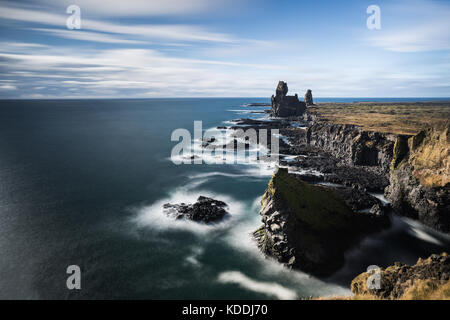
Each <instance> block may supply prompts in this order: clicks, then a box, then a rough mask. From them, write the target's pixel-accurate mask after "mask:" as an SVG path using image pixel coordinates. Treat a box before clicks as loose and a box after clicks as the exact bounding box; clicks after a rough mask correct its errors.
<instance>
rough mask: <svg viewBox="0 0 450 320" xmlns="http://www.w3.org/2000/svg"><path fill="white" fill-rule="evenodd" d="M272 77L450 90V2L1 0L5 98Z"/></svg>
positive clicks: (203, 90)
mask: <svg viewBox="0 0 450 320" xmlns="http://www.w3.org/2000/svg"><path fill="white" fill-rule="evenodd" d="M70 5H76V6H78V8H80V22H81V24H80V29H69V28H68V26H67V20H68V19H71V18H70V17H71V15H72V14H71V13H69V14H68V13H67V8H68V7H69V6H70ZM371 5H376V6H378V7H379V9H380V20H379V21H380V28H379V29H369V28H368V27H367V19H368V18H370V16H371V15H372V12H370V13H367V8H368V7H369V6H371ZM69 21H72V20H69ZM279 80H284V81H286V82H287V83H288V86H289V91H290V93H292V94H294V93H299V95H300V96H302V95H303V94H304V93H305V92H306V90H307V89H311V90H312V92H313V95H314V96H315V97H450V1H448V0H447V1H442V0H440V1H439V0H387V1H381V0H370V1H364V0H342V1H335V0H322V1H321V0H315V1H312V0H309V1H300V0H290V1H289V0H276V1H268V0H70V1H66V0H59V1H56V0H53V1H52V0H26V1H17V0H16V1H4V0H0V98H7V99H22V98H24V99H40V98H52V99H53V98H159V97H170V98H177V97H270V96H271V95H272V94H273V93H274V91H275V87H276V85H277V83H278V81H279Z"/></svg>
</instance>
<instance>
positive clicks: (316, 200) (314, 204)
mask: <svg viewBox="0 0 450 320" xmlns="http://www.w3.org/2000/svg"><path fill="white" fill-rule="evenodd" d="M346 194H347V195H349V198H347V199H345V195H346ZM352 195H353V193H352V192H349V193H345V192H344V193H342V196H341V193H339V194H338V193H337V192H336V191H335V190H333V189H332V188H328V187H324V186H319V185H311V184H308V183H306V182H304V181H302V180H301V179H300V178H299V177H298V176H296V175H292V174H289V173H288V171H287V170H286V169H282V168H280V169H278V171H277V172H276V173H275V175H274V176H273V177H272V179H271V180H270V182H269V185H268V188H267V190H266V192H265V194H264V197H263V198H262V200H261V206H262V208H261V211H260V215H261V216H262V222H263V223H264V224H263V226H262V227H260V228H259V229H258V230H256V231H255V232H254V236H255V239H256V240H257V242H258V246H259V248H260V249H261V250H262V251H263V252H264V253H265V254H266V255H268V256H272V257H274V258H276V259H277V260H278V261H279V262H281V263H284V264H285V265H287V266H288V267H291V268H298V269H301V270H303V271H306V272H308V273H311V274H313V275H318V276H325V275H329V274H331V273H332V272H334V271H336V270H337V269H338V268H339V267H341V266H342V265H343V263H344V252H345V251H346V250H347V249H349V248H350V247H351V246H353V245H355V244H357V243H358V241H359V240H360V239H361V238H363V237H364V236H365V235H367V234H368V233H371V232H375V231H378V230H381V229H383V228H384V227H387V226H388V225H389V218H388V217H387V216H385V215H384V214H383V213H382V211H381V210H378V211H377V210H375V209H376V208H374V212H373V213H371V212H365V213H363V212H355V211H354V210H352V209H356V208H358V207H360V205H361V204H360V203H358V201H352V198H351V197H352ZM375 211H376V212H375Z"/></svg>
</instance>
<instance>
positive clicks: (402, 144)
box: [391, 136, 409, 170]
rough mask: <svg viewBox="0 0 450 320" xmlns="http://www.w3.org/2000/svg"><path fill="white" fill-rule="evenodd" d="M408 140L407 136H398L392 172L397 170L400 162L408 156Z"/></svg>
mask: <svg viewBox="0 0 450 320" xmlns="http://www.w3.org/2000/svg"><path fill="white" fill-rule="evenodd" d="M408 150H409V148H408V138H407V137H405V136H398V137H397V139H396V140H395V143H394V150H393V155H392V162H391V170H394V169H395V168H397V166H398V165H399V163H400V162H402V160H403V159H404V158H405V156H406V155H407V154H408Z"/></svg>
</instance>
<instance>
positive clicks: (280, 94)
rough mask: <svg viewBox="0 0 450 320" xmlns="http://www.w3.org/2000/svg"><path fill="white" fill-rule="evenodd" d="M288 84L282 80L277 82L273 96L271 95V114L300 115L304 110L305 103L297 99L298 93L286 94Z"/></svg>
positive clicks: (276, 115)
mask: <svg viewBox="0 0 450 320" xmlns="http://www.w3.org/2000/svg"><path fill="white" fill-rule="evenodd" d="M287 93H288V86H287V83H286V82H284V81H280V82H278V86H277V89H276V92H275V96H274V95H272V116H275V117H295V116H301V115H303V113H304V112H305V110H306V104H305V103H304V102H302V101H300V100H298V95H297V94H296V95H295V96H288V95H287Z"/></svg>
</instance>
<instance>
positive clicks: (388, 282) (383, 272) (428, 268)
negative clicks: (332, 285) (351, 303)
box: [350, 253, 450, 300]
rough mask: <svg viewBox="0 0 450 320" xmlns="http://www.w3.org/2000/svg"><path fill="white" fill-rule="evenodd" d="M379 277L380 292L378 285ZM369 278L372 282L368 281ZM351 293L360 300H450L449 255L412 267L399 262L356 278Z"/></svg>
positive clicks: (431, 258)
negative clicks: (376, 273) (377, 272)
mask: <svg viewBox="0 0 450 320" xmlns="http://www.w3.org/2000/svg"><path fill="white" fill-rule="evenodd" d="M378 276H379V289H377V288H376V287H377V286H375V285H374V286H372V289H369V286H368V283H369V284H371V283H372V284H376V283H375V282H374V280H375V281H377V280H376V279H375V278H376V277H378ZM369 277H370V279H369ZM350 288H351V290H352V292H353V294H354V295H355V298H358V299H414V300H415V299H420V300H422V299H433V300H434V299H450V256H448V255H447V254H446V253H443V254H441V255H437V254H433V255H431V256H430V257H429V258H428V259H425V260H423V259H420V258H419V260H418V261H417V263H416V264H415V265H413V266H408V265H405V264H402V263H400V262H397V263H395V264H394V265H393V266H390V267H388V268H386V269H382V268H381V269H380V272H379V274H378V275H375V273H374V271H371V272H370V273H369V272H364V273H361V274H360V275H358V276H357V277H356V278H355V279H353V281H352V283H351V287H350Z"/></svg>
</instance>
